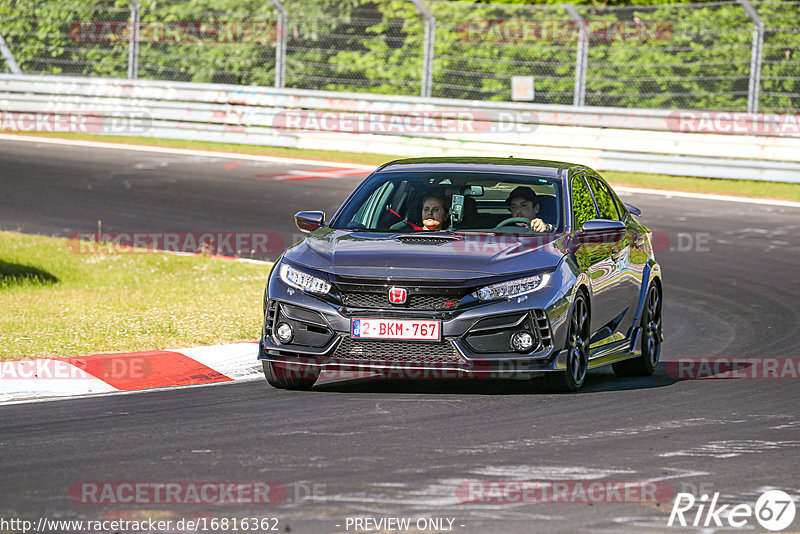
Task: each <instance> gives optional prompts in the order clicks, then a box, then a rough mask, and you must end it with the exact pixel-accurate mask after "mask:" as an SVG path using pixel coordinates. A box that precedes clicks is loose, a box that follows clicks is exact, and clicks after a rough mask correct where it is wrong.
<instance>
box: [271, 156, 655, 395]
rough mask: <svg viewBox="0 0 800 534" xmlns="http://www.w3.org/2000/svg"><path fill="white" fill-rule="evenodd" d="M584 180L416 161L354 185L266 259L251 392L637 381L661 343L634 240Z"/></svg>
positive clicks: (650, 266) (515, 163)
mask: <svg viewBox="0 0 800 534" xmlns="http://www.w3.org/2000/svg"><path fill="white" fill-rule="evenodd" d="M640 214H641V213H640V211H639V210H638V209H637V208H635V207H633V206H630V205H627V204H625V203H624V202H622V201H621V200H620V199H619V197H618V196H617V194H616V193H615V192H614V191H613V189H612V188H611V187H610V186H609V185H608V183H606V181H605V180H604V179H603V178H602V177H601V176H600V175H599V174H598V173H597V172H595V171H593V170H592V169H590V168H588V167H585V166H582V165H575V164H570V163H564V162H557V161H540V160H527V159H517V158H478V157H469V158H462V157H459V158H416V159H403V160H398V161H393V162H391V163H387V164H385V165H383V166H381V167H379V168H378V169H376V170H375V171H374V172H373V173H372V174H370V175H369V176H368V177H367V178H366V179H365V180H364V181H363V182H362V183H361V184H360V185H359V186H358V187H357V188H356V189H355V190H354V191H353V192H352V193H351V194H350V196H349V197H348V198H347V200H345V202H344V203H343V204H342V206H341V207H340V208H339V209H338V211H337V212H336V213H335V214H334V215H333V217H331V219H330V220H329V221H326V219H325V214H324V213H323V212H321V211H301V212H299V213H297V214H296V215H295V222H296V224H297V226H298V228H300V230H302V231H303V232H306V233H308V235H307V236H306V237H305V238H304V239H303V240H302V241H301V242H299V243H297V244H295V245H293V246H292V247H290V248H288V249H287V250H286V251H285V252H284V253H283V254H282V255H281V256H280V258H279V259H278V260H277V261H276V262H275V265H274V266H273V268H272V271H271V272H270V275H269V280H268V283H267V288H266V291H265V295H264V326H263V330H262V333H261V340H260V344H259V356H258V357H259V359H260V360H262V363H263V367H264V374H265V376H266V379H267V382H268V383H269V384H270V385H272V386H274V387H277V388H285V389H309V388H311V387H312V386H313V385H314V383H315V382H316V381H317V379H318V378H319V377H320V375H321V374H322V376H328V374H329V373H330V375H331V376H333V377H345V378H347V377H365V376H366V377H371V376H376V377H379V376H383V377H389V378H409V379H433V378H441V379H450V378H459V379H467V378H483V377H490V378H514V379H521V380H528V381H530V382H531V383H534V382H536V383H540V384H544V385H545V386H547V387H548V388H549V389H550V390H553V391H559V392H574V391H577V390H578V389H580V388H581V386H582V385H583V384H584V382H585V379H586V374H587V372H588V370H589V369H594V368H597V367H601V366H605V365H612V366H613V369H614V371H615V372H616V373H617V374H619V375H624V376H632V375H641V376H647V375H651V374H653V371H654V369H655V367H656V364H657V363H658V359H659V355H660V352H661V343H662V341H663V336H662V328H661V302H662V283H661V268H660V267H659V265H658V263H657V262H656V260H655V257H654V255H653V248H652V243H651V233H650V231H649V230H648V229H647V228H646V227H645V226H643V225H642V224H641V223H639V222H638V221H637V220H636V218H635V217H638V216H639V215H640Z"/></svg>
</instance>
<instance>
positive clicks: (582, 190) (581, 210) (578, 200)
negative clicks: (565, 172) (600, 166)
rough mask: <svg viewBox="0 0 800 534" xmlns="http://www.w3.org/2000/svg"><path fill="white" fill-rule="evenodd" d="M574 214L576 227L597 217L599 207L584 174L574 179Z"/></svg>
mask: <svg viewBox="0 0 800 534" xmlns="http://www.w3.org/2000/svg"><path fill="white" fill-rule="evenodd" d="M572 214H573V215H574V217H575V226H576V228H580V227H581V226H583V223H585V222H586V221H588V220H589V219H596V218H597V208H596V207H595V205H594V201H593V200H592V196H591V195H590V194H589V188H588V187H587V186H586V182H585V181H584V180H583V177H582V176H576V177H575V178H573V179H572Z"/></svg>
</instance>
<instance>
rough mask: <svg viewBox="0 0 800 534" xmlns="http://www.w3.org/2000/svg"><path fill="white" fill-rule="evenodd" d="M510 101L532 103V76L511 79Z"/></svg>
mask: <svg viewBox="0 0 800 534" xmlns="http://www.w3.org/2000/svg"><path fill="white" fill-rule="evenodd" d="M511 100H515V101H520V102H533V76H512V77H511Z"/></svg>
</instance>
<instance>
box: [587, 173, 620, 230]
mask: <svg viewBox="0 0 800 534" xmlns="http://www.w3.org/2000/svg"><path fill="white" fill-rule="evenodd" d="M589 183H590V184H591V186H592V192H593V193H594V199H595V200H596V201H597V207H598V209H599V210H600V218H601V219H608V220H611V221H619V220H620V216H619V210H618V209H617V204H616V202H614V197H613V196H612V195H611V192H610V191H609V190H608V186H607V185H606V184H604V183H603V182H601V181H600V180H598V179H596V178H591V177H589Z"/></svg>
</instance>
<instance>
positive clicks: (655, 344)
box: [613, 282, 661, 376]
mask: <svg viewBox="0 0 800 534" xmlns="http://www.w3.org/2000/svg"><path fill="white" fill-rule="evenodd" d="M641 327H642V355H641V356H637V357H636V358H631V359H630V360H623V361H621V362H617V363H615V364H614V365H613V367H614V372H615V373H616V374H617V376H651V375H652V374H653V373H654V372H655V370H656V365H658V359H659V357H660V356H661V290H660V289H659V287H658V284H656V283H655V282H653V283H652V284H650V287H649V288H647V297H645V300H644V308H643V309H642V323H641Z"/></svg>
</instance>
